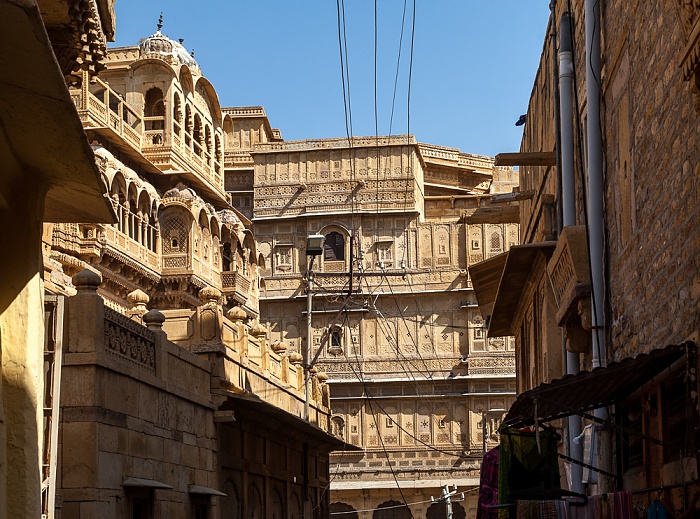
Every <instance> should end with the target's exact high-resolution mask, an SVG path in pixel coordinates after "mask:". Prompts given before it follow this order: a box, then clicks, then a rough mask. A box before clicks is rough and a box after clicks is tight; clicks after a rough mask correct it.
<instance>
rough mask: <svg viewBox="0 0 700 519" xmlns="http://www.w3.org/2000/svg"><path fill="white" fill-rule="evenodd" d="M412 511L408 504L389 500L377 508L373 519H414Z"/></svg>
mask: <svg viewBox="0 0 700 519" xmlns="http://www.w3.org/2000/svg"><path fill="white" fill-rule="evenodd" d="M412 517H413V515H412V514H411V509H410V508H408V506H407V505H406V503H400V502H399V501H395V500H393V499H392V500H389V501H384V502H383V503H382V504H380V505H379V506H377V509H376V510H375V511H374V513H373V514H372V519H412Z"/></svg>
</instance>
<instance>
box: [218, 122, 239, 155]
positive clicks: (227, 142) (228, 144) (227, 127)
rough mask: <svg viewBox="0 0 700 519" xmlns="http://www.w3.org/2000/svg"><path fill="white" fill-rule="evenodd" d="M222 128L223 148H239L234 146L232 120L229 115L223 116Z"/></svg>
mask: <svg viewBox="0 0 700 519" xmlns="http://www.w3.org/2000/svg"><path fill="white" fill-rule="evenodd" d="M222 126H223V130H224V148H234V147H235V148H238V147H240V146H239V145H236V144H234V127H233V118H232V117H231V116H230V115H229V114H226V115H224V119H223V124H222Z"/></svg>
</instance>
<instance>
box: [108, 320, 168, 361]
mask: <svg viewBox="0 0 700 519" xmlns="http://www.w3.org/2000/svg"><path fill="white" fill-rule="evenodd" d="M104 312H105V325H104V328H105V335H104V347H105V352H106V353H107V354H108V355H110V356H111V357H112V358H114V359H116V360H118V361H120V362H124V363H126V364H131V365H133V366H136V367H137V368H140V369H145V370H147V371H150V372H151V373H153V374H155V372H156V338H155V334H154V333H153V332H152V331H150V330H149V329H147V328H145V327H144V326H141V325H140V324H138V323H137V322H135V321H133V320H132V319H129V318H128V317H125V316H123V315H121V314H120V313H118V312H115V311H114V310H111V309H110V308H105V309H104Z"/></svg>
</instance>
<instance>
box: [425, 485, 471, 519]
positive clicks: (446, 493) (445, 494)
mask: <svg viewBox="0 0 700 519" xmlns="http://www.w3.org/2000/svg"><path fill="white" fill-rule="evenodd" d="M455 495H457V485H452V491H450V486H449V485H445V486H444V487H443V489H442V495H441V496H440V497H439V498H438V502H440V501H444V502H445V506H447V519H452V501H453V499H452V498H453V497H454V496H455ZM430 500H431V501H433V502H435V498H434V497H432V496H430ZM454 501H464V492H461V493H460V497H459V499H455V500H454Z"/></svg>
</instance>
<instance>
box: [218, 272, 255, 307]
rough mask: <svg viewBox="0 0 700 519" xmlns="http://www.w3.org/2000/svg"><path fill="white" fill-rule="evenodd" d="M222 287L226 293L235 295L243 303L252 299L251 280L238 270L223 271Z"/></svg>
mask: <svg viewBox="0 0 700 519" xmlns="http://www.w3.org/2000/svg"><path fill="white" fill-rule="evenodd" d="M221 288H222V291H223V293H224V294H225V295H227V296H231V297H233V298H234V299H235V300H236V301H238V302H239V303H241V304H245V303H246V302H248V300H249V299H250V295H251V294H250V280H249V279H248V278H246V277H245V276H243V275H242V274H241V273H240V272H239V271H237V270H228V271H223V272H222V273H221Z"/></svg>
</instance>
